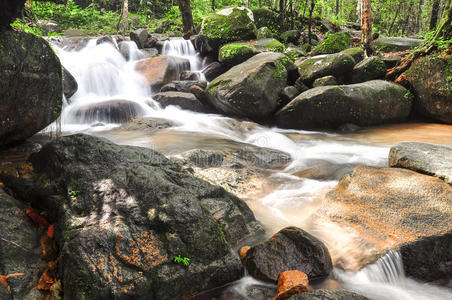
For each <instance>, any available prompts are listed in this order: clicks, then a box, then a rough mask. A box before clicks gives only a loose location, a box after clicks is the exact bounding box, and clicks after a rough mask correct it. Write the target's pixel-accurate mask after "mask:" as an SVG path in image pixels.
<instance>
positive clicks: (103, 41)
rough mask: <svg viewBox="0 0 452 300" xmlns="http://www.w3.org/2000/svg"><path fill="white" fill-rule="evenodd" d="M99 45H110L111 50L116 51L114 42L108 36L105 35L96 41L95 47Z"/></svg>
mask: <svg viewBox="0 0 452 300" xmlns="http://www.w3.org/2000/svg"><path fill="white" fill-rule="evenodd" d="M100 44H110V45H111V46H112V47H113V48H115V49H118V47H117V46H116V42H115V40H114V39H113V38H112V37H111V36H110V35H105V36H103V37H100V38H98V39H97V41H96V45H100Z"/></svg>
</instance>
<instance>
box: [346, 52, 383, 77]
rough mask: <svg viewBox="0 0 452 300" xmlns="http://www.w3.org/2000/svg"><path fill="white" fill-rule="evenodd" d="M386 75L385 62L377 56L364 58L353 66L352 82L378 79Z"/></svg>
mask: <svg viewBox="0 0 452 300" xmlns="http://www.w3.org/2000/svg"><path fill="white" fill-rule="evenodd" d="M385 75H386V64H385V62H384V61H383V60H382V59H381V58H379V57H378V56H372V57H368V58H366V59H364V60H363V61H361V62H360V63H358V64H357V65H356V66H355V67H354V68H353V73H352V82H353V83H360V82H364V81H368V80H374V79H380V78H383V77H384V76H385Z"/></svg>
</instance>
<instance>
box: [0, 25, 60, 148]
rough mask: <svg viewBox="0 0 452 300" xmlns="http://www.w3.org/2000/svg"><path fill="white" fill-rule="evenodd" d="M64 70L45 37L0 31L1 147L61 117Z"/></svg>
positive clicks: (21, 138) (29, 134)
mask: <svg viewBox="0 0 452 300" xmlns="http://www.w3.org/2000/svg"><path fill="white" fill-rule="evenodd" d="M30 49H33V51H30ZM62 70H63V67H62V66H61V63H60V60H59V59H58V57H57V56H56V55H55V52H54V51H53V50H52V48H51V47H50V45H49V43H47V42H46V41H45V40H44V39H42V38H40V37H37V36H35V35H33V34H29V33H24V32H17V31H4V32H2V33H1V34H0V87H1V88H0V99H1V101H0V120H1V121H0V123H1V126H0V147H1V146H4V145H6V144H10V143H14V142H18V141H21V140H25V139H27V138H28V137H30V136H32V135H33V134H35V133H37V132H38V131H40V130H42V129H43V128H45V127H46V126H47V125H49V124H50V123H52V122H53V121H55V120H56V118H58V116H59V115H60V113H61V106H62V104H63V84H62Z"/></svg>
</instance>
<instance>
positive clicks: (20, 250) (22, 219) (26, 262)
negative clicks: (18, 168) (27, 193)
mask: <svg viewBox="0 0 452 300" xmlns="http://www.w3.org/2000/svg"><path fill="white" fill-rule="evenodd" d="M26 210H27V207H26V206H25V205H24V204H23V203H22V202H20V201H18V200H16V199H14V198H12V197H11V196H9V195H8V194H6V193H5V191H3V189H0V230H1V232H2V234H1V238H0V275H5V276H6V275H9V274H14V273H19V274H22V275H19V276H13V277H10V278H8V279H6V282H7V283H8V285H9V289H10V293H8V292H7V289H6V287H5V286H3V285H1V284H0V298H1V299H44V296H43V295H40V293H39V291H38V290H37V289H36V287H37V285H38V279H39V276H40V273H41V272H43V271H44V270H43V269H42V266H40V260H41V253H42V249H41V243H40V241H39V240H40V237H41V232H40V231H39V230H38V229H37V228H35V227H34V226H33V225H32V223H31V221H30V219H29V217H28V216H27V215H26V214H25V211H26Z"/></svg>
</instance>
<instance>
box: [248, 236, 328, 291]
mask: <svg viewBox="0 0 452 300" xmlns="http://www.w3.org/2000/svg"><path fill="white" fill-rule="evenodd" d="M243 264H244V265H245V267H246V268H247V270H248V272H249V273H250V274H251V275H252V276H253V277H255V278H258V279H261V280H264V281H270V282H276V281H277V279H278V276H279V274H281V273H282V272H284V271H287V270H298V271H301V272H304V273H305V274H306V275H308V277H309V278H310V279H311V280H315V279H319V278H325V277H327V276H328V275H329V274H330V272H331V270H332V269H333V266H332V262H331V257H330V254H329V252H328V249H327V248H326V246H325V245H324V244H323V243H322V242H321V241H319V240H318V239H316V238H315V237H314V236H312V235H310V234H309V233H307V232H305V231H303V230H302V229H299V228H296V227H286V228H284V229H282V230H280V231H279V232H278V233H276V234H275V235H273V236H272V237H271V238H270V239H269V240H267V241H265V242H262V243H260V244H257V245H255V246H253V247H251V249H249V250H248V252H247V253H246V257H245V259H244V260H243Z"/></svg>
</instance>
